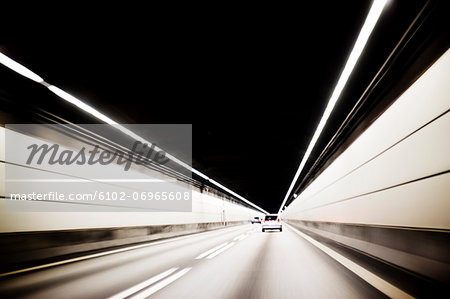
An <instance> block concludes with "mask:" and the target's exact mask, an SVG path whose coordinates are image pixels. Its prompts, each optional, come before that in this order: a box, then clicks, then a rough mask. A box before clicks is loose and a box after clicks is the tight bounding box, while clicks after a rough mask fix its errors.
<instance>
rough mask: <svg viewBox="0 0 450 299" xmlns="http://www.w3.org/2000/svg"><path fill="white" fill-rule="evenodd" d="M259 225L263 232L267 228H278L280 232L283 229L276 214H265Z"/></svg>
mask: <svg viewBox="0 0 450 299" xmlns="http://www.w3.org/2000/svg"><path fill="white" fill-rule="evenodd" d="M261 225H262V231H263V232H265V231H266V230H268V229H277V230H280V232H281V231H283V225H282V224H281V220H280V218H279V217H278V215H277V214H269V215H266V217H264V220H263V221H262V223H261Z"/></svg>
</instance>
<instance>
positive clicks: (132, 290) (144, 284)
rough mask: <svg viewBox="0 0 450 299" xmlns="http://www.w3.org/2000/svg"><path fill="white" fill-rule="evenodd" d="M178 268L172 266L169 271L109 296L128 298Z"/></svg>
mask: <svg viewBox="0 0 450 299" xmlns="http://www.w3.org/2000/svg"><path fill="white" fill-rule="evenodd" d="M176 270H178V268H177V267H175V268H171V269H169V270H167V271H164V272H162V273H160V274H157V275H155V276H153V277H152V278H149V279H147V280H146V281H143V282H141V283H139V284H137V285H135V286H133V287H131V288H129V289H126V290H125V291H122V292H120V293H118V294H116V295H114V296H111V297H109V298H108V299H123V298H126V297H128V296H131V295H133V294H135V293H137V292H139V291H141V290H142V289H144V288H146V287H148V286H150V285H152V284H154V283H155V282H157V281H159V280H161V279H163V278H165V277H167V276H169V275H170V274H172V273H173V272H175V271H176Z"/></svg>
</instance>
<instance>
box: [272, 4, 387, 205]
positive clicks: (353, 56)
mask: <svg viewBox="0 0 450 299" xmlns="http://www.w3.org/2000/svg"><path fill="white" fill-rule="evenodd" d="M386 2H387V0H375V1H374V2H373V4H372V7H371V8H370V11H369V14H368V15H367V18H366V21H365V22H364V25H363V27H362V28H361V32H360V33H359V36H358V39H357V40H356V43H355V45H354V46H353V50H352V52H351V53H350V56H349V58H348V60H347V63H346V64H345V67H344V70H343V71H342V73H341V76H340V78H339V81H338V83H337V84H336V87H335V88H334V91H333V94H332V95H331V98H330V99H329V100H328V105H327V107H326V109H325V112H324V113H323V115H322V118H321V119H320V122H319V125H318V126H317V128H316V131H315V132H314V135H313V137H312V139H311V141H310V143H309V145H308V148H307V149H306V152H305V154H304V156H303V158H302V161H301V162H300V165H299V167H298V169H297V172H296V173H295V176H294V179H293V180H292V182H291V185H290V186H289V189H288V191H287V193H286V196H285V197H284V200H283V203H282V204H281V206H280V209H279V210H278V213H280V212H281V211H282V209H283V207H284V205H285V204H286V201H287V200H288V198H289V195H290V194H291V192H292V189H294V186H295V183H296V182H297V180H298V177H299V176H300V173H301V172H302V170H303V168H304V167H305V164H306V161H308V158H309V156H310V154H311V152H312V150H313V148H314V146H315V144H316V142H317V140H318V139H319V136H320V134H321V133H322V131H323V128H324V127H325V124H326V122H327V120H328V118H329V117H330V114H331V112H332V111H333V108H334V106H335V105H336V102H337V101H338V99H339V97H340V95H341V92H342V90H343V89H344V87H345V85H346V84H347V81H348V78H349V77H350V75H351V73H352V71H353V69H354V67H355V65H356V62H357V61H358V59H359V57H360V56H361V53H362V51H363V49H364V47H365V46H366V44H367V41H368V39H369V37H370V34H371V33H372V31H373V28H374V27H375V25H376V23H377V21H378V19H379V18H380V15H381V13H382V11H383V8H384V6H385V5H386Z"/></svg>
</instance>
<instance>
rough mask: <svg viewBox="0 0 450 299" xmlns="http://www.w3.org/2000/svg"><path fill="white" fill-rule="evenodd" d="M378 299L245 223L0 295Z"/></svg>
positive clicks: (35, 275) (4, 285) (33, 275)
mask: <svg viewBox="0 0 450 299" xmlns="http://www.w3.org/2000/svg"><path fill="white" fill-rule="evenodd" d="M111 297H112V298H128V297H131V298H147V297H151V298H169V299H174V298H195V299H203V298H208V299H209V298H239V299H240V298H246V299H249V298H258V299H261V298H380V297H385V295H384V294H383V293H382V292H380V291H379V290H377V289H376V288H374V287H373V286H372V285H371V284H369V283H368V282H366V281H365V280H363V279H362V278H360V276H358V275H356V274H354V273H353V272H352V271H350V270H348V269H347V268H346V267H344V266H343V265H342V264H341V263H339V262H337V261H336V260H335V259H333V258H332V257H330V256H329V255H328V254H326V253H324V252H323V251H322V250H320V249H319V248H317V247H316V246H314V245H313V244H312V243H311V242H310V241H308V240H307V239H305V238H303V237H301V236H300V235H299V234H298V233H296V232H295V231H294V230H293V229H292V228H289V227H287V226H284V230H283V232H278V231H272V232H266V233H263V232H261V227H260V225H259V224H254V225H251V224H248V225H243V226H238V227H230V228H225V229H220V230H216V231H210V232H205V233H200V234H195V235H189V236H184V237H178V238H173V239H169V240H163V241H157V242H152V243H148V244H144V245H139V246H130V247H127V248H125V249H121V250H119V251H113V252H108V253H102V254H101V255H97V256H90V257H88V258H80V259H79V260H76V261H72V262H70V263H66V264H64V263H63V264H61V265H58V266H52V267H48V268H43V269H41V270H37V271H29V272H25V273H22V274H19V275H17V274H16V275H10V276H6V277H3V278H2V279H1V280H0V298H46V299H48V298H111Z"/></svg>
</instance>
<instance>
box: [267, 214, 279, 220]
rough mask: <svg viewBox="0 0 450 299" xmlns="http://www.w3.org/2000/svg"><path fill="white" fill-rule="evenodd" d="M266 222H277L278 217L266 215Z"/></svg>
mask: <svg viewBox="0 0 450 299" xmlns="http://www.w3.org/2000/svg"><path fill="white" fill-rule="evenodd" d="M265 219H266V220H277V216H272V215H266V218H265Z"/></svg>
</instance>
